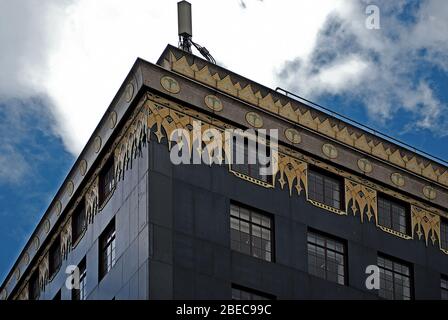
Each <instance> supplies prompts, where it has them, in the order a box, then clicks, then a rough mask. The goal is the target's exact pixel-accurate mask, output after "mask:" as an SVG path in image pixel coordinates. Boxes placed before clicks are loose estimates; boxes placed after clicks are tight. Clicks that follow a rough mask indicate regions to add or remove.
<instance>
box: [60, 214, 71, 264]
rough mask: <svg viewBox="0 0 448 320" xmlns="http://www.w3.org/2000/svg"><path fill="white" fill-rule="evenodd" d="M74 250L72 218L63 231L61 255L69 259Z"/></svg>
mask: <svg viewBox="0 0 448 320" xmlns="http://www.w3.org/2000/svg"><path fill="white" fill-rule="evenodd" d="M71 248H72V218H71V217H70V218H69V219H68V221H67V222H66V223H65V225H64V227H63V228H62V231H61V255H62V257H63V258H64V259H67V255H68V253H69V252H70V251H71Z"/></svg>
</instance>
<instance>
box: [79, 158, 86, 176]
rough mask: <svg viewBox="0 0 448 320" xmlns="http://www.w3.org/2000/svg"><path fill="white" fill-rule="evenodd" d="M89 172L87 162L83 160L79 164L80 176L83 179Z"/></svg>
mask: <svg viewBox="0 0 448 320" xmlns="http://www.w3.org/2000/svg"><path fill="white" fill-rule="evenodd" d="M86 172H87V160H86V159H82V160H81V161H80V162H79V174H80V175H81V176H82V177H83V176H84V175H85V174H86Z"/></svg>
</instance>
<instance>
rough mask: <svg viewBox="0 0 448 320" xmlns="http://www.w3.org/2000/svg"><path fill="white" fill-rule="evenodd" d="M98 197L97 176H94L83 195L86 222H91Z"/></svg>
mask: <svg viewBox="0 0 448 320" xmlns="http://www.w3.org/2000/svg"><path fill="white" fill-rule="evenodd" d="M98 199H99V189H98V177H96V178H95V180H94V181H93V182H92V185H91V186H90V187H89V189H88V190H87V192H86V195H85V207H86V220H87V223H88V224H89V223H93V218H94V217H95V215H96V213H97V212H98Z"/></svg>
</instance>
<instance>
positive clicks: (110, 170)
mask: <svg viewBox="0 0 448 320" xmlns="http://www.w3.org/2000/svg"><path fill="white" fill-rule="evenodd" d="M98 183H99V205H100V206H101V205H102V204H104V201H106V200H107V198H108V197H109V195H110V194H111V192H112V190H113V189H114V186H115V178H114V157H111V158H110V159H109V160H108V161H107V162H106V164H105V165H104V167H103V168H102V169H101V172H100V176H99V182H98Z"/></svg>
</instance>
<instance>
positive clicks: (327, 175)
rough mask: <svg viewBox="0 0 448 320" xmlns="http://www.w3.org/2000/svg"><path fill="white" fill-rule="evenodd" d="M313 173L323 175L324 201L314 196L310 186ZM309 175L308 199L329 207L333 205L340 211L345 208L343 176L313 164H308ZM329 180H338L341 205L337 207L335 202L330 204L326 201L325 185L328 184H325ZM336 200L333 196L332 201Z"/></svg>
mask: <svg viewBox="0 0 448 320" xmlns="http://www.w3.org/2000/svg"><path fill="white" fill-rule="evenodd" d="M312 173H314V174H316V175H318V176H321V177H322V179H323V181H322V188H323V189H322V192H323V193H322V196H323V200H322V201H320V200H319V199H317V197H313V195H312V192H311V188H310V176H311V174H312ZM307 175H308V179H307V180H308V186H307V188H308V190H307V197H308V200H311V201H315V202H317V203H320V204H323V205H325V206H329V207H331V208H333V209H336V210H339V211H343V210H345V188H344V178H343V177H341V176H338V175H336V174H334V173H332V172H329V171H327V170H324V169H322V168H319V167H316V166H313V165H309V166H308V172H307ZM327 180H333V182H337V185H338V186H339V199H338V200H339V207H335V206H334V205H333V203H332V204H329V203H327V202H326V198H325V186H326V184H325V182H326V181H327ZM334 201H335V199H334V198H332V202H334Z"/></svg>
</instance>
